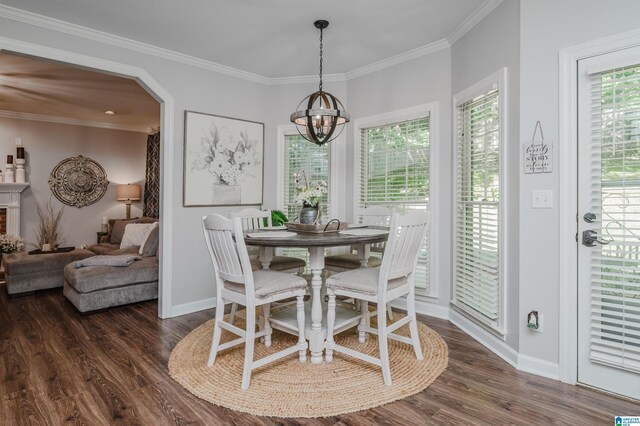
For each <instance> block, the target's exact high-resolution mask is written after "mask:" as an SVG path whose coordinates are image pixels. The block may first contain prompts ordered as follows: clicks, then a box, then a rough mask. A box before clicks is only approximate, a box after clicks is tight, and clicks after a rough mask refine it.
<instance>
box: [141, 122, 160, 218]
mask: <svg viewBox="0 0 640 426" xmlns="http://www.w3.org/2000/svg"><path fill="white" fill-rule="evenodd" d="M143 214H144V215H145V216H148V217H157V218H159V217H160V132H156V133H154V134H152V135H149V137H148V138H147V170H146V173H145V185H144V209H143Z"/></svg>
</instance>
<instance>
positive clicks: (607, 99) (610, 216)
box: [589, 66, 640, 372]
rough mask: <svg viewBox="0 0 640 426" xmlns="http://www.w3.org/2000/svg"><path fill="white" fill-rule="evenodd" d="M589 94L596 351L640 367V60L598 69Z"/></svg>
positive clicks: (597, 358)
mask: <svg viewBox="0 0 640 426" xmlns="http://www.w3.org/2000/svg"><path fill="white" fill-rule="evenodd" d="M590 101H591V112H592V114H591V135H592V138H591V141H592V146H591V154H592V155H591V158H592V161H593V162H592V164H591V165H589V166H590V167H591V170H593V172H592V173H591V174H590V175H591V182H590V187H591V196H590V197H589V199H590V200H591V203H592V205H591V208H592V209H591V210H590V211H592V212H594V213H596V215H597V217H601V218H602V221H601V226H602V229H601V230H600V232H598V234H600V235H602V237H603V239H605V240H608V241H609V244H607V245H604V246H601V247H600V248H598V247H594V248H592V249H590V250H592V251H591V306H590V319H591V324H590V325H591V336H590V337H591V339H590V358H591V360H592V361H594V362H599V363H603V364H607V365H612V366H615V367H617V368H621V369H624V370H629V371H634V372H640V66H635V67H630V68H619V69H615V70H611V71H608V72H604V73H600V74H595V75H592V76H591V98H590ZM596 224H597V223H596ZM596 224H594V225H596Z"/></svg>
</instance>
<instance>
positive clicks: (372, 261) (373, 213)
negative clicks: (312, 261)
mask: <svg viewBox="0 0 640 426" xmlns="http://www.w3.org/2000/svg"><path fill="white" fill-rule="evenodd" d="M355 217H357V218H358V221H359V223H360V224H363V225H375V226H389V220H391V209H390V208H388V207H384V206H368V207H363V208H360V209H359V210H358V211H357V213H356V215H355ZM354 249H355V248H352V249H351V252H349V253H342V254H332V255H330V256H326V257H325V258H324V267H325V269H326V270H327V271H329V272H344V271H349V270H351V269H358V268H361V267H363V266H366V267H368V268H375V267H377V266H380V264H381V263H382V256H381V254H382V252H384V243H375V244H371V245H368V246H365V252H364V259H366V262H367V263H366V265H362V262H361V260H360V259H361V257H360V255H358V254H357V253H354ZM371 253H376V254H377V255H371ZM387 315H389V319H393V310H392V309H391V304H388V305H387Z"/></svg>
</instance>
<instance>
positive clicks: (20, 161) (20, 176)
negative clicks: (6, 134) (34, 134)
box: [16, 146, 27, 183]
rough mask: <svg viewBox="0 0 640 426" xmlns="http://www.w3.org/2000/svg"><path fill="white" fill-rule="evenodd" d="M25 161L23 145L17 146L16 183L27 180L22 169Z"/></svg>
mask: <svg viewBox="0 0 640 426" xmlns="http://www.w3.org/2000/svg"><path fill="white" fill-rule="evenodd" d="M25 163H26V160H25V158H24V147H22V146H19V147H18V150H17V152H16V183H25V182H26V181H27V174H26V172H25V170H24V165H25Z"/></svg>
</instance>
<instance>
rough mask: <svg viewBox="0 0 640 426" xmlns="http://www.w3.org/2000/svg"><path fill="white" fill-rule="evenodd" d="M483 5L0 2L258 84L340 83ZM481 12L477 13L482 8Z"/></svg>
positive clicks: (481, 1)
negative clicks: (324, 24) (321, 23)
mask: <svg viewBox="0 0 640 426" xmlns="http://www.w3.org/2000/svg"><path fill="white" fill-rule="evenodd" d="M487 3H495V1H492V0H323V1H307V0H271V1H267V0H226V1H225V0H173V1H171V0H108V1H99V0H0V4H4V5H7V6H11V7H15V8H19V9H23V10H26V11H29V12H33V13H37V14H41V15H45V16H48V17H52V18H56V19H59V20H62V21H66V22H70V23H73V24H76V25H81V26H84V27H89V28H93V29H97V30H100V31H104V32H107V33H110V34H114V35H118V36H122V37H125V38H128V39H132V40H136V41H139V42H144V43H148V44H151V45H154V46H157V47H162V48H165V49H169V50H173V51H176V52H180V53H183V54H187V55H190V56H194V57H197V58H200V59H204V60H207V61H210V62H214V63H217V64H221V65H224V66H228V67H232V68H236V69H239V70H242V71H245V72H250V73H254V74H257V75H260V76H263V77H267V78H278V77H292V76H305V75H315V74H317V72H318V51H319V46H318V45H319V40H318V39H319V31H318V30H317V29H316V28H315V27H314V26H313V22H314V21H315V20H316V19H326V20H328V21H329V22H330V25H329V28H328V29H327V30H325V34H324V41H325V43H324V44H325V52H324V72H325V73H326V74H342V73H347V72H350V71H354V70H357V69H359V68H361V67H364V66H367V65H371V64H373V63H376V62H379V61H382V60H385V59H387V58H390V57H393V56H395V55H399V54H402V53H404V52H407V51H410V50H413V49H416V48H419V47H422V46H425V45H428V44H431V43H434V42H437V41H439V40H443V39H446V38H447V37H449V38H451V36H452V34H456V33H459V32H460V31H459V30H460V28H461V27H464V26H465V24H468V23H469V21H473V17H474V15H476V13H475V12H476V11H480V10H482V9H483V5H486V4H487ZM485 8H486V7H485Z"/></svg>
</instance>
